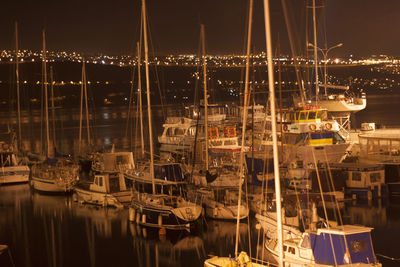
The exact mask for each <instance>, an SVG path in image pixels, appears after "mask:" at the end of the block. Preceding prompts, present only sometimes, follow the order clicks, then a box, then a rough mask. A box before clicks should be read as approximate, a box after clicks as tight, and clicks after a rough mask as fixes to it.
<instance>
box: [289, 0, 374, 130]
mask: <svg viewBox="0 0 400 267" xmlns="http://www.w3.org/2000/svg"><path fill="white" fill-rule="evenodd" d="M312 3H313V4H312V10H313V12H312V13H313V34H314V40H313V43H308V44H307V46H308V48H312V49H313V53H314V67H315V97H312V98H310V99H309V100H308V104H310V105H313V106H319V107H321V108H324V109H327V110H328V112H329V117H330V118H332V119H335V120H337V121H338V122H339V124H340V131H341V132H342V134H343V135H345V136H346V138H347V137H348V136H349V133H348V131H349V130H350V126H351V125H350V124H351V123H350V116H351V114H354V113H356V112H358V111H361V110H363V109H365V107H366V105H367V97H366V94H365V92H362V90H361V91H360V92H359V93H358V94H355V93H354V92H350V90H349V86H341V85H335V84H328V81H327V80H328V78H327V77H328V74H327V64H328V58H327V54H328V52H329V51H330V50H331V49H334V48H337V47H341V46H342V45H343V44H342V43H339V44H337V45H335V46H332V47H330V48H327V47H326V44H325V48H319V47H318V44H317V20H316V6H315V0H313V1H312ZM318 51H320V52H321V53H322V54H323V56H324V79H323V80H324V81H323V83H322V84H320V83H319V80H318ZM320 87H324V93H323V94H320ZM328 89H331V92H328ZM303 90H304V89H303ZM333 90H336V91H341V92H340V93H334V92H333ZM304 94H305V92H303V95H304ZM293 102H294V103H295V105H296V106H304V103H302V101H301V100H300V99H299V98H298V97H294V98H293Z"/></svg>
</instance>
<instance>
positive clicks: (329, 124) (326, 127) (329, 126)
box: [325, 122, 332, 130]
mask: <svg viewBox="0 0 400 267" xmlns="http://www.w3.org/2000/svg"><path fill="white" fill-rule="evenodd" d="M325 129H327V130H330V129H332V124H331V123H329V122H328V123H325Z"/></svg>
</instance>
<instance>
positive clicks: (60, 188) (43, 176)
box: [32, 30, 79, 193]
mask: <svg viewBox="0 0 400 267" xmlns="http://www.w3.org/2000/svg"><path fill="white" fill-rule="evenodd" d="M45 38H46V35H45V30H43V53H42V55H43V59H42V62H43V74H44V77H43V83H44V94H45V97H44V104H45V105H44V107H45V117H46V118H45V119H46V145H47V153H46V155H47V162H45V163H42V164H36V165H34V166H32V187H33V188H34V189H35V190H37V191H41V192H47V193H67V192H71V191H72V190H73V187H74V185H75V184H76V182H77V181H78V179H79V176H78V172H79V166H78V165H76V164H74V163H73V161H72V160H70V159H67V158H55V157H54V153H53V151H52V149H51V147H52V143H50V136H49V111H48V89H47V68H46V60H47V59H46V39H45ZM51 85H52V86H53V81H51ZM52 101H54V97H52ZM53 138H54V136H53ZM53 146H54V142H53Z"/></svg>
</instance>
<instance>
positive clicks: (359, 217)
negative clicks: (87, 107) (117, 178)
mask: <svg viewBox="0 0 400 267" xmlns="http://www.w3.org/2000/svg"><path fill="white" fill-rule="evenodd" d="M341 212H342V213H343V220H344V222H345V223H352V224H362V225H366V226H370V227H374V228H375V229H374V230H373V231H372V238H373V241H374V248H375V252H376V253H380V254H384V255H390V256H392V257H398V256H399V250H398V245H399V241H398V240H400V230H399V229H400V215H399V214H400V202H399V201H395V200H391V201H389V200H384V201H381V200H379V201H375V202H373V203H367V202H366V203H353V202H348V203H346V204H345V207H344V208H342V209H341ZM0 214H1V217H0V243H3V244H8V245H9V247H10V250H11V253H12V256H13V259H14V261H15V265H16V266H146V267H147V266H193V267H194V266H203V261H204V259H205V258H207V255H209V254H213V255H225V256H228V255H229V254H231V255H233V254H234V242H235V228H236V224H235V223H233V222H225V221H213V220H209V221H207V222H206V223H205V224H204V227H203V228H202V229H200V230H198V231H196V232H194V233H188V232H167V235H166V236H159V235H158V232H157V231H151V230H150V229H145V228H141V227H139V226H137V225H136V224H134V223H130V222H129V221H128V212H127V210H126V209H125V210H117V209H114V208H104V207H95V206H90V205H82V204H78V203H76V202H73V201H72V199H71V197H70V196H49V195H42V194H38V193H36V192H32V191H31V189H30V187H29V185H28V184H20V185H9V186H2V187H0ZM247 229H248V227H247V223H241V225H240V234H241V235H240V236H241V242H240V246H239V247H240V249H247V248H248V234H247V233H248V232H247ZM250 229H251V235H252V238H251V239H252V241H253V243H252V251H253V255H255V253H256V247H255V242H256V240H257V230H256V229H255V227H254V221H251V222H250ZM259 253H260V254H259V255H261V252H259ZM265 256H266V257H267V256H268V255H265ZM381 261H382V263H383V264H384V266H398V265H397V264H396V262H393V261H389V260H385V259H381Z"/></svg>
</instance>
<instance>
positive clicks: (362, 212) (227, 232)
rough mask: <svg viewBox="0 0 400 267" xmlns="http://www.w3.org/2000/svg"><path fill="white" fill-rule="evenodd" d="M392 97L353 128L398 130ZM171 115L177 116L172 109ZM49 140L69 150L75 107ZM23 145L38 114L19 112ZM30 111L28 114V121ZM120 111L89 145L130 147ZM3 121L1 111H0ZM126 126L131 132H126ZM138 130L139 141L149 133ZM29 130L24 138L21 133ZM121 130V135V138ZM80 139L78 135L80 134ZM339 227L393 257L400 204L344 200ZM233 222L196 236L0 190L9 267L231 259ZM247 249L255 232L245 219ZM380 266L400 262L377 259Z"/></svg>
mask: <svg viewBox="0 0 400 267" xmlns="http://www.w3.org/2000/svg"><path fill="white" fill-rule="evenodd" d="M399 105H400V97H399V96H397V95H396V96H391V97H389V96H380V97H375V96H369V97H368V106H367V109H366V110H364V111H361V112H359V113H358V114H356V116H355V118H356V120H357V123H361V122H364V121H365V122H373V121H375V122H376V123H378V124H379V125H382V126H395V125H400V117H399V116H398V115H397V114H398V111H399ZM171 110H172V108H170V111H169V112H170V113H173V112H178V111H176V110H174V111H171ZM56 112H57V118H58V119H57V121H56V127H57V130H56V140H57V143H58V148H59V151H61V152H63V153H73V152H74V150H76V147H77V143H78V141H77V140H78V129H79V128H78V124H79V115H78V110H77V109H58V110H57V111H56ZM23 114H24V115H23V118H24V119H23V122H24V123H23V126H22V127H23V129H24V133H25V135H23V140H24V145H25V146H26V147H29V148H31V149H33V150H36V151H39V150H40V147H41V145H40V144H41V138H40V112H39V111H34V112H30V113H27V112H26V113H23ZM28 114H29V116H28ZM153 114H154V117H155V120H154V126H155V133H154V137H155V138H156V136H157V135H159V134H161V124H162V121H163V113H162V111H161V109H160V108H153ZM126 117H127V108H126V107H113V108H100V109H98V111H97V113H96V116H95V117H92V120H93V118H95V122H96V123H95V126H94V127H93V129H92V130H93V137H94V138H93V140H95V143H96V144H98V145H99V146H104V147H105V148H110V147H111V145H112V144H114V145H115V147H116V149H120V150H130V149H132V147H133V145H132V144H137V143H135V142H131V139H132V138H131V136H132V135H133V136H135V133H136V134H137V131H136V130H134V129H135V125H136V124H135V123H136V122H134V121H133V122H131V123H133V125H132V127H131V128H130V127H128V132H127V126H126ZM0 119H1V121H2V124H3V125H5V124H6V121H7V120H8V113H6V112H4V113H1V114H0ZM131 129H132V130H131ZM146 131H147V127H146V130H145V136H148V134H147V133H146ZM26 133H28V134H26ZM127 133H128V135H127ZM84 136H85V135H84ZM342 213H343V218H344V220H345V222H348V223H354V224H362V225H365V226H370V227H374V230H373V231H372V238H373V241H374V249H375V252H376V253H380V254H384V255H387V256H391V257H400V252H399V249H398V248H399V245H400V201H396V200H385V201H377V202H375V203H358V204H357V203H352V202H351V203H345V206H344V208H343V209H342ZM235 227H236V225H235V223H230V222H220V221H211V220H210V221H207V223H205V226H204V229H201V230H199V231H197V232H196V233H190V234H189V233H187V232H180V233H170V232H168V233H167V236H161V237H160V236H159V235H158V232H157V231H156V232H154V231H150V230H144V229H142V228H140V227H138V226H136V225H135V224H131V223H129V222H128V213H127V210H116V209H112V208H103V207H94V206H90V205H81V204H78V203H75V202H73V201H72V199H71V197H68V196H49V195H41V194H38V193H35V192H32V191H31V189H30V187H29V185H28V184H21V185H10V186H1V187H0V244H8V245H9V246H10V249H11V253H12V256H13V259H14V261H15V264H16V266H32V267H36V266H40V267H44V266H49V267H51V266H146V267H147V266H193V267H194V266H203V261H204V259H205V258H207V255H208V254H214V255H225V256H228V255H233V254H234V242H235ZM249 228H250V229H251V240H252V245H251V246H252V251H253V256H255V253H256V252H255V251H256V243H255V241H256V240H257V232H256V230H255V227H254V221H253V220H251V222H250V226H249ZM247 229H248V226H247V223H242V224H241V226H240V232H241V242H240V249H248V234H247V232H248V231H247ZM380 260H381V262H382V263H383V264H384V266H398V264H400V263H399V262H394V261H390V260H385V259H380Z"/></svg>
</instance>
